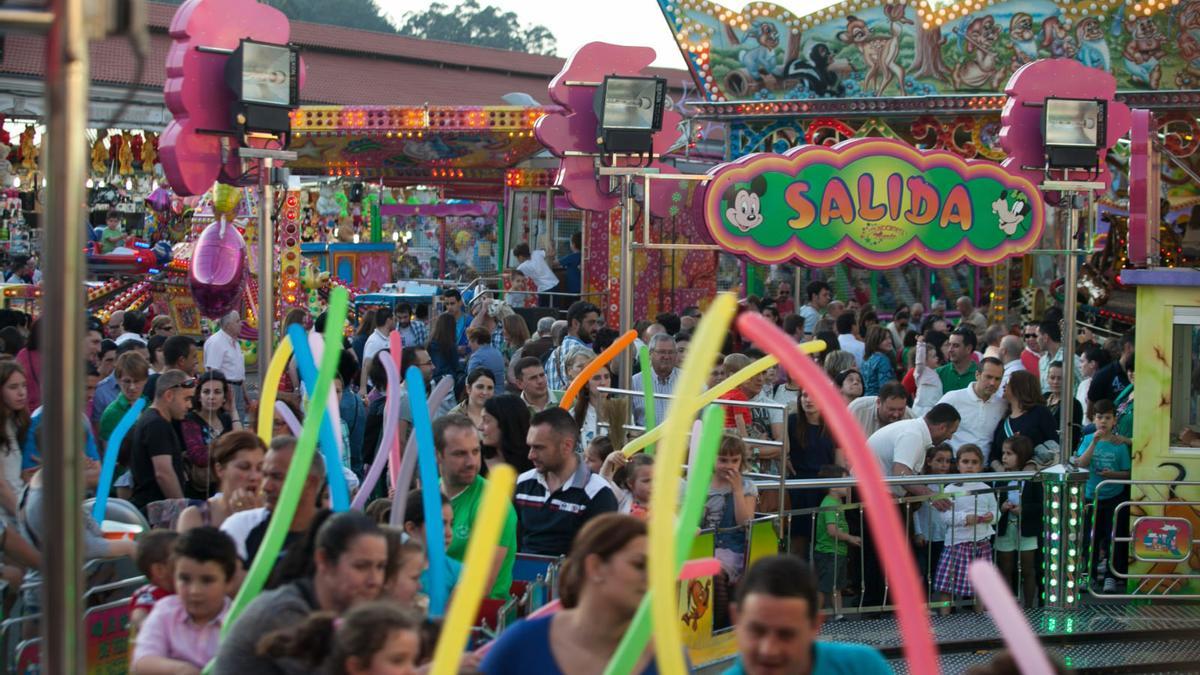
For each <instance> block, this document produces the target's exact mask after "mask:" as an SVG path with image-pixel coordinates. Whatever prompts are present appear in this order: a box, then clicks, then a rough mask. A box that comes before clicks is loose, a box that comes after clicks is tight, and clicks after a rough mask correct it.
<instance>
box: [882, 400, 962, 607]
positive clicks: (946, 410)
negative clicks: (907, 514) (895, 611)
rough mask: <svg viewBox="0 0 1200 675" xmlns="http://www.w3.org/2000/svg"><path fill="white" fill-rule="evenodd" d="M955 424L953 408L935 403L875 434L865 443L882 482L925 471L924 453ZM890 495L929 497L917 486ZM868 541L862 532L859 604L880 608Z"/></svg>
mask: <svg viewBox="0 0 1200 675" xmlns="http://www.w3.org/2000/svg"><path fill="white" fill-rule="evenodd" d="M958 422H959V415H958V411H957V410H955V409H954V407H953V406H949V405H946V404H944V403H939V404H937V405H935V406H933V407H932V408H930V409H929V412H927V413H925V417H922V418H918V419H912V420H901V421H899V422H894V423H892V424H889V425H887V426H886V427H883V428H882V429H880V430H879V431H876V432H875V433H873V434H871V437H870V438H869V439H867V446H868V447H870V448H871V452H872V453H874V454H875V459H876V460H878V462H879V469H880V471H882V472H883V475H884V477H885V478H886V477H889V476H911V475H915V474H919V473H921V472H922V471H923V470H924V469H925V453H926V452H927V451H928V450H929V448H931V447H933V446H935V445H937V444H938V443H942V442H944V441H945V440H946V439H948V438H950V437H951V436H953V435H954V432H955V431H957V430H958ZM892 491H893V492H894V493H895V494H896V496H898V497H902V496H904V495H905V494H908V495H914V496H918V495H920V496H923V495H931V494H933V490H931V489H930V488H929V486H928V485H920V484H912V485H904V486H895V487H893V488H892ZM930 503H931V504H932V505H933V507H934V508H936V509H938V510H939V511H944V510H946V509H948V508H950V501H949V500H947V499H936V500H934V501H932V502H930ZM870 539H871V533H870V528H869V527H867V528H864V530H863V545H862V552H863V598H862V604H863V605H864V606H867V607H875V606H879V605H882V604H884V600H885V597H884V588H883V570H882V566H881V565H880V564H879V552H878V551H876V549H875V546H873V545H872V542H871V541H870Z"/></svg>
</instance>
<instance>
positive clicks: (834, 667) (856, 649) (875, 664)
mask: <svg viewBox="0 0 1200 675" xmlns="http://www.w3.org/2000/svg"><path fill="white" fill-rule="evenodd" d="M893 672H894V671H892V667H891V666H889V665H888V663H887V661H885V660H884V659H883V654H880V653H879V650H877V649H875V648H874V647H868V646H867V645H860V644H855V643H852V642H825V641H823V640H818V641H816V642H814V643H813V666H812V670H811V671H810V673H809V675H892V673H893ZM724 675H746V670H745V669H744V668H743V667H742V659H741V657H740V656H739V657H738V659H737V661H735V662H734V664H733V667H732V668H730V669H729V670H726V671H725V673H724Z"/></svg>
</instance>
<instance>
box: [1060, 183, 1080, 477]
mask: <svg viewBox="0 0 1200 675" xmlns="http://www.w3.org/2000/svg"><path fill="white" fill-rule="evenodd" d="M1063 196H1064V197H1066V198H1067V204H1068V208H1069V209H1070V219H1069V221H1068V222H1069V223H1070V224H1069V225H1068V227H1067V237H1066V238H1067V240H1066V241H1065V242H1063V244H1064V250H1065V251H1066V253H1065V254H1064V255H1063V260H1065V261H1066V265H1067V269H1066V272H1065V274H1064V280H1063V291H1064V293H1063V334H1062V339H1063V341H1062V345H1063V347H1062V351H1063V369H1062V371H1063V376H1062V392H1061V393H1060V394H1059V405H1061V406H1062V415H1061V417H1062V419H1061V422H1060V424H1059V427H1058V438H1059V444H1058V445H1059V461H1060V462H1062V463H1063V464H1066V463H1067V461H1068V460H1069V459H1070V458H1071V453H1072V451H1073V450H1074V448H1072V447H1071V422H1072V419H1071V415H1072V413H1073V412H1074V411H1075V405H1074V403H1075V313H1076V311H1077V310H1076V307H1075V305H1076V290H1077V287H1078V286H1079V265H1078V261H1077V260H1076V259H1075V256H1076V255H1077V252H1076V250H1075V249H1076V248H1077V246H1078V244H1077V239H1078V237H1077V236H1076V234H1077V230H1078V229H1079V209H1077V208H1076V204H1075V194H1074V193H1066V194H1064V195H1063Z"/></svg>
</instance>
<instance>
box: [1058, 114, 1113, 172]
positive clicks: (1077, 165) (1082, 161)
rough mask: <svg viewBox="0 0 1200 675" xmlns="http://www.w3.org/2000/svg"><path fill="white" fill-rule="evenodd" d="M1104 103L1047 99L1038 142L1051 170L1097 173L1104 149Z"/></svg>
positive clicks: (1105, 134)
mask: <svg viewBox="0 0 1200 675" xmlns="http://www.w3.org/2000/svg"><path fill="white" fill-rule="evenodd" d="M1107 111H1108V107H1107V101H1104V100H1100V99H1073V98H1048V99H1046V102H1045V105H1044V107H1043V108H1042V139H1043V145H1044V146H1045V148H1046V164H1047V166H1049V167H1050V168H1051V169H1084V170H1089V171H1094V170H1098V169H1099V166H1100V148H1102V147H1104V144H1105V141H1106V140H1107V135H1108V130H1107V126H1106V116H1107Z"/></svg>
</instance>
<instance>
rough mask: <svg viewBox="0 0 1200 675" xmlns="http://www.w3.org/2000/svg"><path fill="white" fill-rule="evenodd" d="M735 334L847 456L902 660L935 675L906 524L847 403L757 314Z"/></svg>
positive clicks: (932, 647)
mask: <svg viewBox="0 0 1200 675" xmlns="http://www.w3.org/2000/svg"><path fill="white" fill-rule="evenodd" d="M737 328H738V330H739V331H741V333H742V335H743V336H745V337H747V338H749V339H750V340H751V341H752V342H754V344H756V345H759V346H760V347H762V348H765V349H766V350H767V351H768V352H769V353H771V354H774V355H775V356H777V357H779V363H780V365H782V366H783V367H784V368H785V369H786V370H787V372H788V374H789V375H790V376H791V377H792V379H793V380H795V381H796V382H797V383H799V384H800V386H801V387H802V388H804V390H805V391H807V392H808V395H809V397H811V398H813V399H814V400H815V402H816V404H817V407H818V408H820V409H821V415H822V416H823V417H824V418H825V426H826V427H827V428H828V429H829V430H830V431H832V432H833V438H834V440H835V441H836V442H837V445H838V447H841V448H843V449H844V450H845V452H846V455H847V456H848V457H849V459H850V463H851V466H852V467H853V469H854V477H855V479H856V480H857V481H858V487H859V489H860V490H861V491H862V493H863V510H864V512H865V513H866V516H867V521H868V522H869V523H870V526H871V533H872V542H871V543H872V544H873V545H874V546H875V547H876V549H878V551H879V554H880V555H879V558H880V561H881V562H882V563H883V569H884V572H885V573H886V575H887V579H888V580H889V581H890V582H891V588H892V589H893V590H894V593H895V595H896V602H895V605H896V614H897V615H898V619H899V622H900V634H901V636H902V637H903V638H904V656H905V658H907V659H908V669H909V671H910V672H913V673H939V672H941V669H940V667H939V665H938V656H937V647H936V646H935V645H934V643H933V632H932V630H931V629H930V626H929V613H928V610H927V609H926V607H925V594H924V592H923V589H922V585H921V580H920V577H919V576H917V562H916V560H915V559H914V558H913V553H912V547H910V546H909V545H908V542H907V541H906V540H905V538H904V523H903V521H902V520H901V519H900V513H899V510H898V509H897V508H896V505H895V504H894V503H893V502H892V493H891V491H889V490H888V489H887V487H886V486H885V485H884V483H883V473H882V472H881V471H880V469H879V463H878V462H877V461H876V460H875V456H874V455H873V454H872V453H871V451H870V449H869V448H868V447H867V437H866V436H864V435H863V432H862V429H861V428H860V427H859V426H858V423H857V422H855V421H854V417H853V416H851V415H850V410H849V408H847V407H846V402H845V399H843V398H842V395H841V393H840V392H838V390H837V389H836V388H835V387H834V386H833V383H832V382H831V381H830V380H829V377H828V376H827V375H826V374H825V372H824V371H822V370H821V369H820V367H818V366H817V364H816V363H814V362H813V361H812V359H810V358H809V357H808V356H807V355H805V354H801V353H800V352H799V351H798V350H797V349H796V341H795V340H793V339H792V337H791V336H790V335H788V334H787V333H784V332H783V331H782V330H780V329H779V328H778V327H776V326H775V324H773V323H771V322H770V321H768V320H767V319H765V318H763V316H762V315H761V314H757V313H750V312H746V313H743V314H742V315H741V316H739V317H738V318H737Z"/></svg>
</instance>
